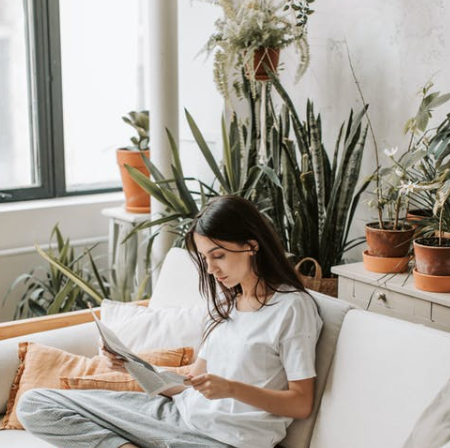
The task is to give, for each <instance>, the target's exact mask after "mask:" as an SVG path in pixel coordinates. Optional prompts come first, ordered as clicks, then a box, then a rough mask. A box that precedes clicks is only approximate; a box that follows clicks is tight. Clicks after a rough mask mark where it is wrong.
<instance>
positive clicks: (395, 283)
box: [331, 263, 450, 331]
mask: <svg viewBox="0 0 450 448" xmlns="http://www.w3.org/2000/svg"><path fill="white" fill-rule="evenodd" d="M331 271H332V272H333V273H334V274H336V275H338V276H339V290H338V298H339V299H342V300H345V301H347V302H350V303H352V304H354V305H356V306H357V307H359V308H363V309H366V310H369V311H373V312H375V313H380V314H386V315H388V316H392V317H397V318H399V319H403V320H408V321H410V322H417V323H421V324H424V325H427V326H430V327H434V328H438V329H440V330H445V331H450V294H438V293H432V292H426V291H421V290H419V289H416V288H415V287H414V279H413V276H412V274H411V275H408V274H396V275H393V274H377V273H374V272H369V271H366V270H365V269H364V266H363V263H351V264H345V265H340V266H334V267H333V268H332V269H331Z"/></svg>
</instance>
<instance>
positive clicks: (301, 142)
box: [266, 68, 309, 157]
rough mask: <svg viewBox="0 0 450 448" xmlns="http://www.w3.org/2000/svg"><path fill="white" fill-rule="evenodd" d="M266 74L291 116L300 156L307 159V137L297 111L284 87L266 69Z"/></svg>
mask: <svg viewBox="0 0 450 448" xmlns="http://www.w3.org/2000/svg"><path fill="white" fill-rule="evenodd" d="M266 71H267V74H268V75H269V78H270V82H271V83H272V84H273V86H274V87H275V89H276V91H277V92H278V94H279V95H280V97H281V99H282V100H283V102H284V104H286V106H287V108H288V109H289V112H290V114H291V118H292V121H293V129H294V133H295V136H296V138H297V143H298V147H299V149H300V152H301V154H302V155H303V154H306V155H308V157H309V153H308V151H307V144H306V142H307V136H306V133H305V131H304V128H303V126H302V124H301V121H300V118H299V116H298V114H297V111H296V109H295V106H294V103H293V102H292V100H291V98H290V97H289V95H288V93H287V92H286V90H285V89H284V87H283V86H282V85H281V83H280V81H279V79H278V77H277V76H276V75H275V74H274V73H273V72H272V71H271V70H270V69H269V68H267V70H266Z"/></svg>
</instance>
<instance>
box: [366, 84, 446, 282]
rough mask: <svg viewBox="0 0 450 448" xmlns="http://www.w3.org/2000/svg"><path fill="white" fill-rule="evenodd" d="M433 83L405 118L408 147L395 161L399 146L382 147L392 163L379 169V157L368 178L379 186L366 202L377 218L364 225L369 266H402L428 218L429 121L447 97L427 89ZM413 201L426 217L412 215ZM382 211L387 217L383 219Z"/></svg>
mask: <svg viewBox="0 0 450 448" xmlns="http://www.w3.org/2000/svg"><path fill="white" fill-rule="evenodd" d="M432 86H433V84H432V83H427V84H426V85H425V87H424V88H423V89H422V91H421V94H422V100H421V103H420V105H419V109H418V111H417V113H416V115H415V116H414V117H413V118H411V119H409V120H408V121H407V122H406V125H405V128H404V133H405V134H406V133H410V135H411V137H410V141H409V145H408V148H407V150H406V152H405V153H404V154H403V155H402V156H401V157H399V158H398V159H397V160H396V159H395V155H396V153H397V148H393V149H391V150H388V149H386V150H385V153H386V155H387V156H388V157H389V158H390V160H391V165H390V166H389V167H387V168H384V169H380V165H379V163H378V161H377V170H376V172H375V173H374V175H373V176H372V177H371V180H375V181H376V182H377V188H376V199H375V200H374V201H370V202H369V204H371V205H376V207H377V209H378V221H377V222H371V223H368V224H367V225H366V240H367V246H368V249H367V250H366V251H365V252H364V253H363V260H364V265H365V267H366V269H368V270H370V271H374V272H380V273H395V272H404V271H406V270H407V267H408V263H409V261H410V259H411V252H410V248H411V242H412V240H413V239H414V234H415V233H416V234H417V232H418V231H420V232H422V231H423V229H424V228H425V227H426V225H427V224H428V223H429V221H430V214H431V213H430V212H429V210H431V209H432V208H433V202H434V197H433V195H432V194H431V190H432V189H431V188H425V184H426V183H428V184H431V183H433V181H434V178H435V173H436V170H435V166H434V160H433V158H432V157H431V156H429V155H428V153H427V150H428V146H429V144H430V135H431V134H432V133H433V132H434V129H428V123H429V119H430V118H431V116H432V111H433V110H434V109H435V108H436V107H438V106H440V105H442V104H444V103H445V102H446V101H448V100H449V99H450V95H448V94H444V95H440V93H439V92H431V93H430V89H431V88H432ZM375 149H376V148H375ZM411 206H412V207H414V208H415V209H416V210H421V212H419V213H421V214H422V215H425V216H424V217H421V218H420V219H419V218H418V217H417V216H415V217H412V214H411V213H410V211H409V209H410V207H411ZM386 211H387V213H388V219H387V220H385V219H383V214H384V213H385V212H386ZM416 213H418V212H417V211H416ZM427 215H428V217H427ZM417 227H419V229H418V230H417V229H416V228H417Z"/></svg>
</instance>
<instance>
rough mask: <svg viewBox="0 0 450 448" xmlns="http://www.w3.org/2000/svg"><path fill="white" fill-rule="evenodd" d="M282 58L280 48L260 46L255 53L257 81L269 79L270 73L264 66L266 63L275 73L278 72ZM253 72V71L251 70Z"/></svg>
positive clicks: (254, 61) (254, 65)
mask: <svg viewBox="0 0 450 448" xmlns="http://www.w3.org/2000/svg"><path fill="white" fill-rule="evenodd" d="M279 60H280V49H279V48H263V47H261V48H258V49H257V50H255V53H254V54H253V71H254V75H255V79H256V80H257V81H268V80H269V79H270V78H269V75H268V74H267V72H266V69H265V68H264V64H265V65H267V67H269V68H270V70H271V71H272V72H274V73H276V72H277V68H278V62H279ZM250 73H251V71H250Z"/></svg>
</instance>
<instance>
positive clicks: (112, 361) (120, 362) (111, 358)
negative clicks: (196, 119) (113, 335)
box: [101, 345, 128, 373]
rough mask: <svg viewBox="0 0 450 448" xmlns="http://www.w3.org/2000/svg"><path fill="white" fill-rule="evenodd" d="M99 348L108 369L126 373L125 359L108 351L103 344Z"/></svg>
mask: <svg viewBox="0 0 450 448" xmlns="http://www.w3.org/2000/svg"><path fill="white" fill-rule="evenodd" d="M101 350H102V355H103V356H105V357H106V365H107V367H108V369H110V370H113V371H115V372H120V373H128V370H127V369H126V368H125V362H126V361H125V360H124V359H123V358H120V357H119V356H116V355H114V354H113V353H111V352H109V351H108V350H107V349H106V347H105V346H104V345H102V347H101Z"/></svg>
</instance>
